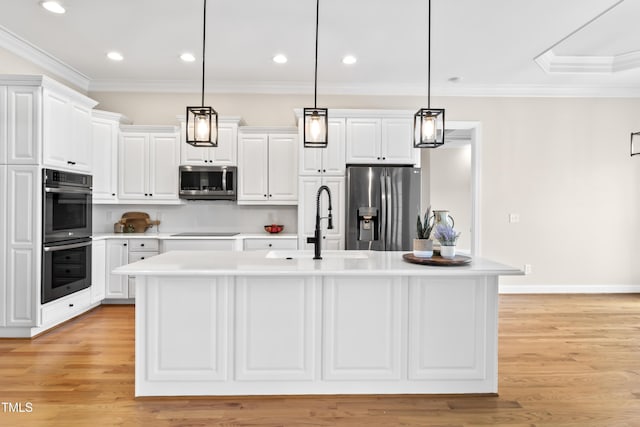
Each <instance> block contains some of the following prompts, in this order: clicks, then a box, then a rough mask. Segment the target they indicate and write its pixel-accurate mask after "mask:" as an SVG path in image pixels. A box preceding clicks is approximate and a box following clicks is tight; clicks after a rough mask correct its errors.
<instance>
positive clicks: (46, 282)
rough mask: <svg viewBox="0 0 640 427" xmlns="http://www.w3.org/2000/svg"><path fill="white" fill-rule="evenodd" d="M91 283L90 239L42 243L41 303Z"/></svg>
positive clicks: (83, 287)
mask: <svg viewBox="0 0 640 427" xmlns="http://www.w3.org/2000/svg"><path fill="white" fill-rule="evenodd" d="M89 286H91V239H79V240H72V241H66V242H57V243H56V244H45V245H44V247H43V251H42V295H41V301H42V304H45V303H47V302H50V301H53V300H55V299H58V298H61V297H63V296H65V295H69V294H72V293H74V292H77V291H79V290H81V289H85V288H88V287H89Z"/></svg>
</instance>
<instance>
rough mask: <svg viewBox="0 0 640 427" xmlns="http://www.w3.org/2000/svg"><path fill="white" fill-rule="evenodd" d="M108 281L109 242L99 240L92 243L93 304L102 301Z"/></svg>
mask: <svg viewBox="0 0 640 427" xmlns="http://www.w3.org/2000/svg"><path fill="white" fill-rule="evenodd" d="M106 281H107V243H106V241H104V240H98V241H95V242H93V243H92V244H91V304H95V303H97V302H99V301H102V300H103V299H104V296H105V292H106V290H105V285H106Z"/></svg>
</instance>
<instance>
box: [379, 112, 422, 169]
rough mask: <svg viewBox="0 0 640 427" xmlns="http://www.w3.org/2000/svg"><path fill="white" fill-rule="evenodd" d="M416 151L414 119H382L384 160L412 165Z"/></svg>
mask: <svg viewBox="0 0 640 427" xmlns="http://www.w3.org/2000/svg"><path fill="white" fill-rule="evenodd" d="M415 150H416V149H415V148H413V120H412V119H382V160H384V161H385V162H387V163H393V164H407V165H412V164H414V163H415V154H414V153H415Z"/></svg>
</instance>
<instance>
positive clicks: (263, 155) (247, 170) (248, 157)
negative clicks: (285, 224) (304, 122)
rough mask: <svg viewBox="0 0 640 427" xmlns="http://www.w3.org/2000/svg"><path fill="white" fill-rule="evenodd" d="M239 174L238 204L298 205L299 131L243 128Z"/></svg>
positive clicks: (239, 150) (239, 143)
mask: <svg viewBox="0 0 640 427" xmlns="http://www.w3.org/2000/svg"><path fill="white" fill-rule="evenodd" d="M238 173H239V177H238V188H239V191H238V204H273V205H276V204H279V205H295V204H297V200H298V188H297V176H298V134H297V131H296V130H295V129H289V128H287V129H270V128H249V127H243V128H241V129H240V133H239V138H238Z"/></svg>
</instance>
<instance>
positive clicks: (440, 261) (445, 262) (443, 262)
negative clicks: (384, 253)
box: [402, 253, 471, 267]
mask: <svg viewBox="0 0 640 427" xmlns="http://www.w3.org/2000/svg"><path fill="white" fill-rule="evenodd" d="M402 258H404V260H405V261H407V262H410V263H412V264H421V265H437V266H443V267H446V266H449V267H451V266H456V265H465V264H469V263H470V262H471V257H468V256H464V255H456V256H455V257H454V258H442V257H441V256H440V255H434V256H432V257H431V258H418V257H417V256H414V255H413V254H412V253H406V254H402Z"/></svg>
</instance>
